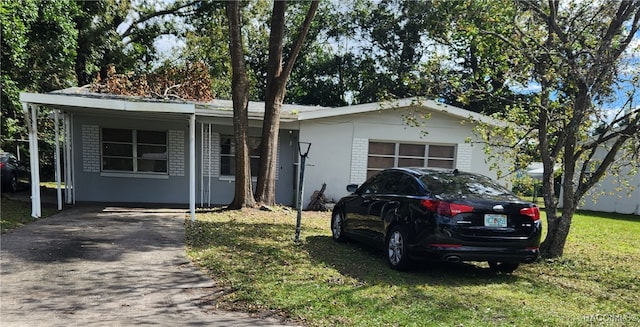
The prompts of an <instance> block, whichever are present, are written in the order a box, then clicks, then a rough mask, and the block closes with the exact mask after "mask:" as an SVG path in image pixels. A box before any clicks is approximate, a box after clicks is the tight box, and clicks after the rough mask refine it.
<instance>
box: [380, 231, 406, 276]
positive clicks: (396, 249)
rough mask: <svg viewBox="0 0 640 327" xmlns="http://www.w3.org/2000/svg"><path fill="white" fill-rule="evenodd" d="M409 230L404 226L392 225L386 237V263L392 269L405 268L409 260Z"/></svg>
mask: <svg viewBox="0 0 640 327" xmlns="http://www.w3.org/2000/svg"><path fill="white" fill-rule="evenodd" d="M408 241H409V232H408V229H407V227H406V226H402V225H396V226H393V227H392V228H391V229H390V230H389V233H387V239H386V247H385V248H386V251H385V252H386V255H385V257H386V258H387V263H388V264H389V266H390V267H391V268H392V269H394V270H400V271H402V270H406V269H407V268H409V266H410V264H411V262H410V259H409V255H408V254H409V253H408V252H407V249H408V245H409V242H408Z"/></svg>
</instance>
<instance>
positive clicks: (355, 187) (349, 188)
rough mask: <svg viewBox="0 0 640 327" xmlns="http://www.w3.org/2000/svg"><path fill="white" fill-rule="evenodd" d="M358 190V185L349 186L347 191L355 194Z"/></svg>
mask: <svg viewBox="0 0 640 327" xmlns="http://www.w3.org/2000/svg"><path fill="white" fill-rule="evenodd" d="M356 190H358V184H349V185H347V191H348V192H349V193H353V192H355V191H356Z"/></svg>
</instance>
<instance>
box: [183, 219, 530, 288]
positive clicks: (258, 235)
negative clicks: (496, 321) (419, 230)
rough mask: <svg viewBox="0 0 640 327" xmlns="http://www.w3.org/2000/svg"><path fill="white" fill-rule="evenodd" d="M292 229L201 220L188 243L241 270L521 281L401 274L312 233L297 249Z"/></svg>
mask: <svg viewBox="0 0 640 327" xmlns="http://www.w3.org/2000/svg"><path fill="white" fill-rule="evenodd" d="M291 227H292V226H290V225H288V224H282V223H277V222H274V223H266V222H262V223H245V222H240V221H238V220H231V221H226V222H207V221H199V222H196V223H195V224H194V225H192V226H188V227H187V228H188V229H189V231H188V233H187V235H188V238H187V244H188V245H189V246H190V247H191V248H192V249H193V250H195V251H208V250H210V249H212V248H215V249H216V250H215V252H216V253H215V254H214V255H215V256H216V257H217V258H216V259H214V260H228V261H227V264H233V265H234V269H240V270H242V271H251V270H254V269H259V270H262V271H266V270H272V271H278V270H283V269H287V268H286V267H287V266H291V267H294V266H304V265H309V264H310V265H311V268H310V269H316V268H317V269H323V268H324V267H331V268H334V269H336V270H337V271H338V272H339V273H340V274H341V275H343V276H345V277H350V278H353V279H354V280H357V281H358V283H361V284H367V285H375V284H381V285H403V284H404V285H419V284H429V285H450V286H464V285H482V284H488V283H510V282H514V281H516V280H518V276H517V271H516V274H514V275H509V274H496V273H495V272H493V271H491V270H490V269H489V268H488V267H482V266H478V265H474V264H467V263H460V264H451V263H444V262H424V263H417V264H416V265H415V266H414V267H413V269H411V270H409V271H407V272H398V271H394V270H392V269H391V268H389V267H388V266H387V264H386V262H385V258H384V256H383V255H382V251H379V250H377V249H374V248H370V247H366V246H363V245H360V244H358V243H355V242H351V243H346V244H341V243H337V242H335V241H333V240H332V239H331V237H329V236H324V235H313V233H312V235H310V236H307V237H306V238H304V239H303V242H302V243H301V244H300V245H295V243H293V242H292V236H293V235H292V234H293V230H292V229H291ZM222 252H224V253H222ZM207 265H208V266H211V267H209V268H212V269H213V270H214V271H216V270H217V269H218V268H216V266H217V264H216V263H215V262H209V263H207ZM283 266H284V267H285V268H283ZM314 267H315V268H314ZM220 269H223V268H220ZM338 283H339V281H338Z"/></svg>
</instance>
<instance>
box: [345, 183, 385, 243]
mask: <svg viewBox="0 0 640 327" xmlns="http://www.w3.org/2000/svg"><path fill="white" fill-rule="evenodd" d="M379 178H380V175H375V176H373V177H371V178H370V179H369V180H367V181H366V182H365V183H364V184H362V185H361V186H360V187H359V188H358V190H356V192H354V194H353V195H352V196H350V197H348V199H346V201H345V203H344V209H345V215H346V219H345V222H344V228H345V230H346V231H347V232H348V233H350V234H352V235H354V236H356V237H366V238H369V237H370V236H369V234H370V233H369V232H368V231H367V226H366V221H367V216H368V215H369V211H370V205H371V201H372V199H373V198H374V197H375V195H376V194H377V193H378V183H377V180H378V179H379Z"/></svg>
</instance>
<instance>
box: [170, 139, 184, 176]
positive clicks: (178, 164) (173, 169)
mask: <svg viewBox="0 0 640 327" xmlns="http://www.w3.org/2000/svg"><path fill="white" fill-rule="evenodd" d="M168 134H169V135H168V138H169V144H168V148H169V149H168V150H169V176H184V171H185V163H186V160H187V159H186V158H185V156H184V131H176V130H170V131H169V133H168Z"/></svg>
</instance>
